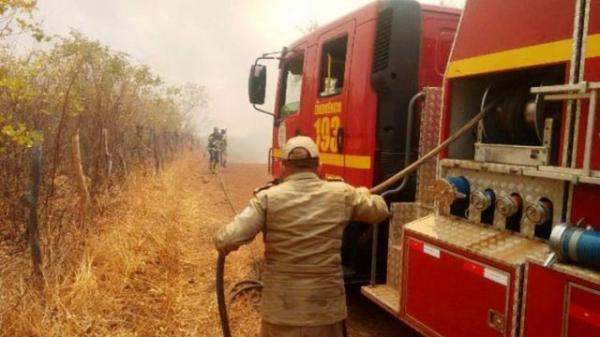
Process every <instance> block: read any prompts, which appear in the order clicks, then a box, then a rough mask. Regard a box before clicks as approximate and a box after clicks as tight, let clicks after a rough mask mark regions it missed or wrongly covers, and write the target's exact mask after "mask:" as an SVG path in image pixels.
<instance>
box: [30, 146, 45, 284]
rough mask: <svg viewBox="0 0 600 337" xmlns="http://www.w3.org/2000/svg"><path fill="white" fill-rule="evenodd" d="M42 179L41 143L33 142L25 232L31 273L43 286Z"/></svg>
mask: <svg viewBox="0 0 600 337" xmlns="http://www.w3.org/2000/svg"><path fill="white" fill-rule="evenodd" d="M41 180H42V145H41V143H40V142H39V141H38V142H35V144H34V145H33V147H32V149H31V191H30V194H29V224H28V228H27V232H28V233H29V236H28V240H29V246H30V247H31V262H32V265H33V275H34V277H35V278H36V281H38V282H39V285H40V286H42V287H43V284H44V282H43V281H44V273H43V272H42V249H41V247H40V230H39V223H38V214H37V209H38V201H39V197H40V184H41Z"/></svg>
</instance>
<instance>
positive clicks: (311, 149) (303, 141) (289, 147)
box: [282, 136, 319, 160]
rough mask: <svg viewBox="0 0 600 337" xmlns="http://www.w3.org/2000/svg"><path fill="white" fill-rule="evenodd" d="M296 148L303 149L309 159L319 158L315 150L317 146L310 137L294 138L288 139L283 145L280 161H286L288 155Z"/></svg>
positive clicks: (317, 150)
mask: <svg viewBox="0 0 600 337" xmlns="http://www.w3.org/2000/svg"><path fill="white" fill-rule="evenodd" d="M297 148H302V149H305V150H306V151H307V152H308V154H309V155H310V158H318V157H319V149H318V148H317V144H315V142H314V141H313V140H312V139H311V138H310V137H306V136H296V137H292V138H290V139H288V141H287V143H285V145H284V146H283V149H282V159H283V160H288V159H289V157H290V153H291V152H292V151H293V150H294V149H297Z"/></svg>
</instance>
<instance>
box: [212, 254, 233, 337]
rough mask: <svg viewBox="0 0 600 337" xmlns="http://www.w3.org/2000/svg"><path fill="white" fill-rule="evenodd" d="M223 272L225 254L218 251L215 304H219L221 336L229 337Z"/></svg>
mask: <svg viewBox="0 0 600 337" xmlns="http://www.w3.org/2000/svg"><path fill="white" fill-rule="evenodd" d="M224 274H225V255H223V254H221V253H219V258H218V259H217V280H216V284H217V287H216V288H217V304H218V305H219V317H220V318H221V329H222V330H223V337H231V331H230V329H229V316H228V315H227V304H226V303H225V282H224V280H223V277H224V276H223V275H224Z"/></svg>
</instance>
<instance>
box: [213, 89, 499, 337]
mask: <svg viewBox="0 0 600 337" xmlns="http://www.w3.org/2000/svg"><path fill="white" fill-rule="evenodd" d="M500 101H501V98H497V99H495V100H494V101H492V102H491V103H489V104H488V105H487V106H486V107H485V108H484V109H483V110H481V111H480V112H479V113H478V114H477V115H476V116H475V117H473V118H472V119H471V120H470V121H469V122H467V123H466V124H465V125H463V126H462V127H461V128H460V129H459V130H457V131H456V132H455V133H454V134H452V135H451V136H450V137H448V138H447V139H446V140H445V141H444V142H442V143H440V144H439V145H438V146H437V147H436V148H434V149H433V150H431V151H429V152H428V153H427V154H425V155H424V156H423V157H421V158H419V159H418V160H416V161H415V162H414V163H412V164H410V165H409V166H407V167H405V168H403V169H402V170H401V171H399V172H398V173H396V174H395V175H393V176H392V177H390V178H388V179H387V180H386V181H384V182H382V183H380V184H379V185H377V186H375V187H373V188H371V190H370V191H371V193H373V194H381V193H383V192H385V191H386V190H388V189H390V188H392V187H393V186H394V185H396V184H397V183H398V182H400V181H401V180H402V179H404V177H406V176H408V175H409V174H411V173H413V172H414V171H415V170H416V169H418V168H419V166H421V165H423V164H424V163H425V162H427V161H428V160H429V159H431V158H433V157H435V156H436V155H438V154H439V153H440V152H442V151H443V150H444V149H445V148H447V147H448V145H450V144H452V143H453V142H454V141H456V140H457V139H458V138H460V137H461V136H463V135H464V134H465V133H467V132H469V131H470V130H471V129H473V127H474V126H475V125H477V123H479V121H481V120H482V119H483V117H485V115H486V114H487V113H488V112H490V111H491V110H492V109H494V108H495V107H496V106H497V105H498V104H499V103H500ZM232 207H233V206H232ZM224 274H225V255H223V254H221V253H219V257H218V258H217V272H216V291H217V304H218V306H219V316H220V319H221V329H222V331H223V337H231V329H230V326H229V315H228V313H227V303H226V301H225V285H224Z"/></svg>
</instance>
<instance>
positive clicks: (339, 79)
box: [319, 36, 348, 97]
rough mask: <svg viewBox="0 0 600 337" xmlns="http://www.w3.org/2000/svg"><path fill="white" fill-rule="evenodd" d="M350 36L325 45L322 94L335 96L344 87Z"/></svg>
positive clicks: (321, 84) (322, 59)
mask: <svg viewBox="0 0 600 337" xmlns="http://www.w3.org/2000/svg"><path fill="white" fill-rule="evenodd" d="M347 46H348V36H344V37H341V38H339V39H335V40H333V41H330V42H327V43H326V44H324V45H323V51H322V54H321V79H320V89H319V92H320V96H321V97H323V96H333V95H337V94H339V93H341V92H342V89H343V88H344V72H345V71H346V48H347Z"/></svg>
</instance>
